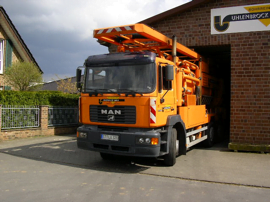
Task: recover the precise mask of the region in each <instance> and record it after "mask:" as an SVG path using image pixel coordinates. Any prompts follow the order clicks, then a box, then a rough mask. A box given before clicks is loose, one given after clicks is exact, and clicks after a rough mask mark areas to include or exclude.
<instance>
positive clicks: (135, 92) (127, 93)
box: [118, 88, 143, 97]
mask: <svg viewBox="0 0 270 202" xmlns="http://www.w3.org/2000/svg"><path fill="white" fill-rule="evenodd" d="M120 90H121V91H128V92H124V93H125V94H126V96H128V95H132V96H133V97H135V95H136V94H140V95H141V96H142V95H143V94H142V93H138V92H137V91H136V90H131V89H123V88H121V89H119V90H118V91H120Z"/></svg>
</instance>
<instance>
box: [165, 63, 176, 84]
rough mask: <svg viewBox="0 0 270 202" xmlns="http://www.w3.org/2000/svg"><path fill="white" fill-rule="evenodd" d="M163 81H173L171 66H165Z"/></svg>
mask: <svg viewBox="0 0 270 202" xmlns="http://www.w3.org/2000/svg"><path fill="white" fill-rule="evenodd" d="M165 79H166V81H172V80H173V79H174V68H173V65H166V66H165Z"/></svg>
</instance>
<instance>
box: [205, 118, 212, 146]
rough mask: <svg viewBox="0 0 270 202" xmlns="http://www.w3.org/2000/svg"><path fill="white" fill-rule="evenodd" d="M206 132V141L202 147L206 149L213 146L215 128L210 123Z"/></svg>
mask: <svg viewBox="0 0 270 202" xmlns="http://www.w3.org/2000/svg"><path fill="white" fill-rule="evenodd" d="M208 127H209V128H208V130H207V131H206V134H207V139H206V140H205V141H204V145H205V146H206V147H212V146H213V144H214V137H215V128H214V124H213V123H210V124H209V126H208Z"/></svg>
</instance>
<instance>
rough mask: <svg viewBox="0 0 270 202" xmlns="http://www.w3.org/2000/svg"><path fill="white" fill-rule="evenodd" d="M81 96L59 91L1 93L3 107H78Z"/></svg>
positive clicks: (0, 101)
mask: <svg viewBox="0 0 270 202" xmlns="http://www.w3.org/2000/svg"><path fill="white" fill-rule="evenodd" d="M78 98H79V95H77V94H66V93H62V92H58V91H39V92H27V91H0V104H2V105H28V106H31V105H49V106H77V105H78Z"/></svg>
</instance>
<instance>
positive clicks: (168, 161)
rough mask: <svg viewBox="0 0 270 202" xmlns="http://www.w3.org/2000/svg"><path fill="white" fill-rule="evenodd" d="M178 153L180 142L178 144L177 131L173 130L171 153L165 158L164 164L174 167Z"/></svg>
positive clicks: (170, 143) (170, 144)
mask: <svg viewBox="0 0 270 202" xmlns="http://www.w3.org/2000/svg"><path fill="white" fill-rule="evenodd" d="M177 147H178V148H177ZM177 151H179V142H177V131H176V129H175V128H173V129H172V134H171V139H170V141H169V153H168V154H166V155H165V156H164V164H165V165H167V166H173V165H174V164H175V162H176V156H177V155H178V154H177Z"/></svg>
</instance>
